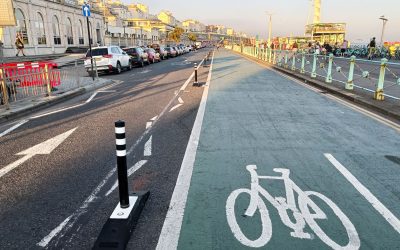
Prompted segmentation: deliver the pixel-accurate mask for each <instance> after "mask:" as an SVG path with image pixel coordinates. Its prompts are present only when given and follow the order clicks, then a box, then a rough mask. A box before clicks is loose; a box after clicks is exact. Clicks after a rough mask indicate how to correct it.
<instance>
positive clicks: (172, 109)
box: [169, 104, 182, 112]
mask: <svg viewBox="0 0 400 250" xmlns="http://www.w3.org/2000/svg"><path fill="white" fill-rule="evenodd" d="M180 106H182V104H176V105H175V106H173V107H172V108H171V109H170V110H169V112H172V111H174V110H175V109H177V108H179V107H180Z"/></svg>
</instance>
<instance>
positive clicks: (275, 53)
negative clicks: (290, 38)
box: [272, 49, 277, 64]
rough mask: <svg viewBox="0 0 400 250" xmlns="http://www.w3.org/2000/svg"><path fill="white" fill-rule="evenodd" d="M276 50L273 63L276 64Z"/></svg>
mask: <svg viewBox="0 0 400 250" xmlns="http://www.w3.org/2000/svg"><path fill="white" fill-rule="evenodd" d="M276 52H277V50H276V49H275V50H274V58H273V59H272V64H276Z"/></svg>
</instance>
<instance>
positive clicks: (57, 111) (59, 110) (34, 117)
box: [29, 103, 86, 119]
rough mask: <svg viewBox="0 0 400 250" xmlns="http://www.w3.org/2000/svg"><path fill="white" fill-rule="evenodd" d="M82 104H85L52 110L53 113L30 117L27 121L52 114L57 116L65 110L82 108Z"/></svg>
mask: <svg viewBox="0 0 400 250" xmlns="http://www.w3.org/2000/svg"><path fill="white" fill-rule="evenodd" d="M84 104H86V103H81V104H77V105H73V106H71V107H67V108H62V109H57V110H54V111H51V112H48V113H43V114H40V115H35V116H31V117H30V118H29V119H37V118H41V117H44V116H48V115H52V114H57V113H60V112H62V111H66V110H70V109H74V108H78V107H80V106H83V105H84Z"/></svg>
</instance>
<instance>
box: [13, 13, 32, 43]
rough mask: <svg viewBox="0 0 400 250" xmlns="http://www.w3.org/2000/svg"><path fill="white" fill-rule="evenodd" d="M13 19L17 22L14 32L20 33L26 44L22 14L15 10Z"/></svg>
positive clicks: (24, 22) (26, 35)
mask: <svg viewBox="0 0 400 250" xmlns="http://www.w3.org/2000/svg"><path fill="white" fill-rule="evenodd" d="M15 19H16V20H17V26H16V31H17V32H19V33H21V35H22V38H23V41H24V44H28V43H29V40H28V32H27V28H26V21H25V16H24V13H22V11H21V10H20V9H16V10H15Z"/></svg>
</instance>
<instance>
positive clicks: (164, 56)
mask: <svg viewBox="0 0 400 250" xmlns="http://www.w3.org/2000/svg"><path fill="white" fill-rule="evenodd" d="M152 47H153V49H154V50H155V51H156V52H157V53H158V54H160V59H162V60H165V59H167V58H168V52H167V51H166V50H165V48H164V47H163V46H160V45H158V44H156V45H154V44H153V45H152Z"/></svg>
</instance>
